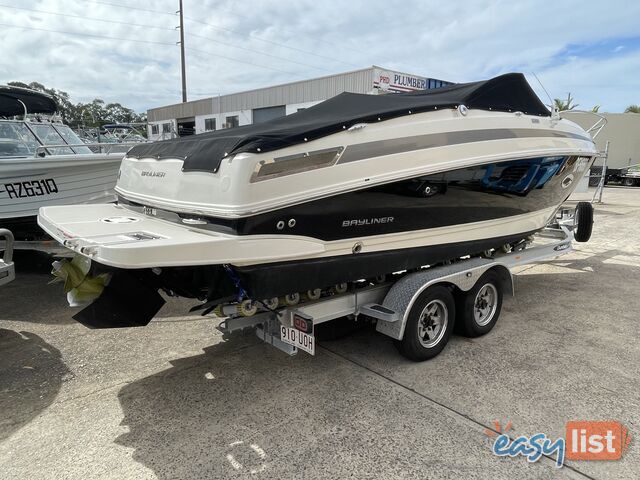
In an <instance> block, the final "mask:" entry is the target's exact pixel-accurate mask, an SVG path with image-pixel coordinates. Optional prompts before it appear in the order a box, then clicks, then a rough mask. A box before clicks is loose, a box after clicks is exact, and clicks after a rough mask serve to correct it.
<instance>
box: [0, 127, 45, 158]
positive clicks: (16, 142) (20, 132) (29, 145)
mask: <svg viewBox="0 0 640 480" xmlns="http://www.w3.org/2000/svg"><path fill="white" fill-rule="evenodd" d="M38 145H39V144H38V141H37V140H36V138H35V137H34V136H33V133H31V132H30V131H29V129H28V128H27V127H26V126H25V125H24V123H22V122H0V157H16V156H18V157H21V156H32V155H34V154H35V152H36V148H38Z"/></svg>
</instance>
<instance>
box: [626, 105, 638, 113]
mask: <svg viewBox="0 0 640 480" xmlns="http://www.w3.org/2000/svg"><path fill="white" fill-rule="evenodd" d="M624 113H640V105H629V106H628V107H627V108H626V109H625V111H624Z"/></svg>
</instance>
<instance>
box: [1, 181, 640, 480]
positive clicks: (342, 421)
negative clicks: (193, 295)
mask: <svg viewBox="0 0 640 480" xmlns="http://www.w3.org/2000/svg"><path fill="white" fill-rule="evenodd" d="M605 202H606V203H605V204H604V205H602V206H598V207H597V209H596V212H597V215H596V225H595V230H594V235H593V238H592V241H591V242H589V243H587V244H576V247H577V251H576V252H574V253H572V254H570V255H568V256H564V257H561V258H559V259H557V260H555V261H552V262H548V263H545V264H541V265H536V266H529V267H524V268H522V269H521V271H520V272H519V274H518V275H517V278H516V296H515V297H514V298H509V299H506V301H505V305H504V308H503V313H502V316H501V320H500V322H498V324H497V326H496V328H495V329H494V330H493V331H492V332H491V333H490V334H489V335H487V336H485V337H482V338H478V339H473V340H469V339H465V338H460V337H454V338H452V340H451V342H450V344H449V345H448V347H447V348H446V349H445V350H444V352H443V353H442V354H441V355H440V356H439V357H437V358H436V359H434V360H432V361H429V362H425V363H420V364H417V363H411V362H409V361H407V360H405V359H403V358H402V357H401V356H400V355H399V354H398V353H397V351H396V350H395V348H394V345H393V343H392V341H391V340H390V339H388V338H386V337H384V336H381V335H379V334H376V333H375V332H374V331H372V330H371V329H363V330H360V331H358V332H356V333H354V334H351V335H349V336H347V337H345V338H342V339H340V340H335V341H331V342H324V343H322V344H321V345H320V347H319V348H318V352H317V355H316V356H315V357H310V356H308V355H306V354H305V353H300V354H298V355H297V356H295V357H287V356H286V355H284V354H283V353H281V352H279V351H277V350H275V349H273V348H272V347H269V346H267V345H264V344H261V343H260V342H259V341H258V340H257V338H256V337H255V336H254V335H253V334H252V333H246V334H241V335H239V336H235V337H233V338H230V339H227V340H223V339H222V337H221V334H220V333H219V332H218V331H217V330H216V329H215V325H216V320H215V319H211V318H202V317H194V316H183V315H184V312H186V311H187V309H188V307H189V306H190V305H191V304H190V303H189V302H182V301H180V302H178V301H172V302H170V303H169V304H168V305H167V306H166V307H165V308H164V309H163V311H162V312H161V315H160V317H159V318H157V319H156V320H154V321H153V322H152V323H151V324H150V325H149V326H148V327H146V328H140V329H125V330H114V331H107V330H98V331H92V330H88V329H86V328H84V327H83V326H81V325H79V324H76V323H75V322H74V321H73V320H72V319H71V315H72V314H73V313H74V311H73V310H71V309H69V308H68V307H67V306H66V300H65V298H64V295H63V294H62V292H61V286H60V285H59V284H56V285H48V284H47V282H48V281H49V279H50V276H49V274H48V272H47V270H48V263H49V261H50V260H49V259H48V258H46V257H42V256H39V255H34V254H30V255H27V256H25V255H19V256H17V261H18V262H20V263H19V264H18V269H19V272H18V278H17V280H16V281H15V282H13V283H11V284H9V285H7V286H5V287H3V288H1V289H0V412H1V414H0V478H25V479H26V478H29V479H31V478H83V479H84V478H117V479H122V478H136V479H143V478H160V479H173V478H211V479H219V478H274V479H280V478H331V479H337V478H347V477H348V478H384V479H392V478H461V477H462V478H492V479H500V478H505V479H507V478H508V479H510V478H516V477H522V478H598V479H600V478H602V479H604V478H638V476H639V475H640V473H639V472H640V449H638V446H637V445H636V444H635V443H636V442H635V440H634V441H632V443H631V446H630V448H629V451H628V452H627V453H626V454H625V456H624V457H623V458H622V459H621V460H619V461H612V462H606V461H603V462H587V461H569V462H567V465H566V466H564V467H563V468H560V469H558V468H556V467H555V463H554V462H553V460H552V459H549V458H542V459H541V460H540V461H538V462H536V463H531V464H530V463H528V462H527V461H526V460H525V459H524V458H522V457H520V458H498V457H496V456H494V455H493V454H492V453H491V443H492V440H491V439H490V438H489V437H488V436H487V435H486V433H485V429H486V428H487V427H492V428H495V427H493V425H494V421H499V422H500V423H501V425H505V424H506V423H507V422H511V424H512V430H511V431H510V433H511V435H512V436H513V437H515V436H517V435H520V434H527V435H531V434H534V433H537V432H543V433H546V434H547V435H548V436H549V437H551V438H553V439H555V438H557V437H559V436H563V435H564V428H565V423H566V422H567V421H570V420H616V421H620V422H622V423H623V424H625V425H626V426H627V428H628V429H629V431H630V433H631V436H632V437H637V435H638V433H639V432H640V377H639V374H638V365H640V345H639V342H638V331H639V320H638V318H639V317H638V312H640V188H638V189H632V188H631V189H626V188H607V190H606V191H605Z"/></svg>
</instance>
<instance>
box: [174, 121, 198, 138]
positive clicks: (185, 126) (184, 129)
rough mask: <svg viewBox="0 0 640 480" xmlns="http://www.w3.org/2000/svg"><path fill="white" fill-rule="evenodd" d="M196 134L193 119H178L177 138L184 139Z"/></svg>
mask: <svg viewBox="0 0 640 480" xmlns="http://www.w3.org/2000/svg"><path fill="white" fill-rule="evenodd" d="M195 133H196V119H195V117H189V118H179V119H178V136H179V137H186V136H188V135H193V134H195Z"/></svg>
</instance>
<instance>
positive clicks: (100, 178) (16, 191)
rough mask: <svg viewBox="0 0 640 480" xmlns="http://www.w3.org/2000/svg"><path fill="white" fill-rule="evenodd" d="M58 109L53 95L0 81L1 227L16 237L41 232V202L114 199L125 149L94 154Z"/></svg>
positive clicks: (28, 237)
mask: <svg viewBox="0 0 640 480" xmlns="http://www.w3.org/2000/svg"><path fill="white" fill-rule="evenodd" d="M55 112H56V103H55V101H54V99H53V98H52V97H50V96H49V95H46V94H44V93H41V92H36V91H33V90H29V89H24V88H19V87H12V86H0V227H4V228H9V229H11V230H12V231H13V233H14V235H15V236H16V239H34V238H37V237H38V236H39V235H42V231H41V230H40V229H39V228H38V226H37V222H36V216H37V214H38V209H39V208H40V207H43V206H49V205H68V204H77V203H105V202H112V201H115V200H116V195H115V192H114V190H113V188H114V186H115V183H116V177H117V175H118V170H119V168H120V162H121V161H122V157H123V156H124V152H120V153H118V154H116V153H114V154H94V153H93V152H92V151H91V150H90V149H89V147H88V146H85V145H84V144H83V142H82V141H81V140H80V139H79V138H78V137H77V136H76V134H75V133H74V132H73V131H72V130H71V129H70V128H69V127H68V126H67V125H64V124H63V123H62V122H60V121H58V120H57V119H56V118H55V116H54V114H55ZM18 116H20V117H21V118H20V119H17V117H18Z"/></svg>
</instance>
